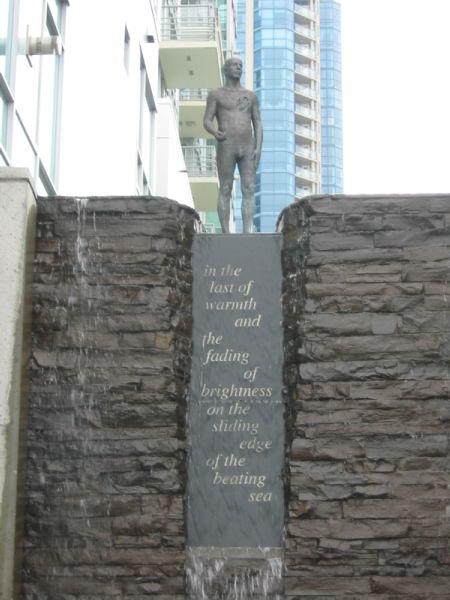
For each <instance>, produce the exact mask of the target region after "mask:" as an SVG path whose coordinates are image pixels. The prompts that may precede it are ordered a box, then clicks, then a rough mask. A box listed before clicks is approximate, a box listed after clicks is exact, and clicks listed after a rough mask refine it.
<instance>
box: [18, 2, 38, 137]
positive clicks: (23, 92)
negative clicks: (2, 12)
mask: <svg viewBox="0 0 450 600" xmlns="http://www.w3.org/2000/svg"><path fill="white" fill-rule="evenodd" d="M42 6H43V3H42V2H41V1H39V2H38V1H37V0H22V2H21V5H20V14H19V28H18V33H19V36H18V37H19V48H18V56H17V65H16V86H15V93H16V101H17V105H18V106H19V110H20V116H21V118H22V120H23V122H24V124H25V126H26V127H27V129H28V131H29V133H30V135H32V136H33V138H34V136H35V129H36V114H37V95H38V84H39V57H38V56H26V41H27V36H31V37H37V36H40V35H41V31H42V17H43V15H42Z"/></svg>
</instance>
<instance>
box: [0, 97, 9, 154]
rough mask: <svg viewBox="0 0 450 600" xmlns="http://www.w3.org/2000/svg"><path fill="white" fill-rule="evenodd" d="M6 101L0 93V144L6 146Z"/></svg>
mask: <svg viewBox="0 0 450 600" xmlns="http://www.w3.org/2000/svg"><path fill="white" fill-rule="evenodd" d="M6 112H7V106H6V100H5V98H4V97H3V95H2V93H1V92H0V143H1V144H2V145H3V146H6Z"/></svg>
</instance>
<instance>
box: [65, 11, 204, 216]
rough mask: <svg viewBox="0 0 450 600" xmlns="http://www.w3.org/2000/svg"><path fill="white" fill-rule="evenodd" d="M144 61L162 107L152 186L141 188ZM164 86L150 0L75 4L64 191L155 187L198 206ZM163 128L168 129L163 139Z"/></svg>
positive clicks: (70, 25)
mask: <svg viewBox="0 0 450 600" xmlns="http://www.w3.org/2000/svg"><path fill="white" fill-rule="evenodd" d="M125 28H126V29H127V31H128V34H129V61H128V68H126V66H125V62H124V47H125ZM149 36H151V37H152V39H153V41H150V39H149ZM143 63H144V64H145V71H146V74H147V76H148V83H149V87H150V90H151V96H152V100H154V108H155V109H156V113H155V117H154V126H153V129H152V131H151V137H152V138H153V139H152V140H151V148H152V165H151V166H148V165H146V166H147V169H146V178H147V181H148V190H146V189H143V188H142V187H141V188H140V187H139V184H138V167H137V163H138V147H139V130H140V102H141V94H142V86H141V75H142V71H141V67H142V64H143ZM159 88H160V85H159V59H158V30H157V23H156V16H155V14H154V12H153V7H152V5H151V4H150V3H149V2H148V0H133V2H128V1H127V0H115V2H113V3H112V2H110V0H96V1H95V2H88V1H87V0H84V1H83V0H78V1H77V2H74V3H72V4H71V6H70V12H69V14H68V19H67V31H66V56H65V73H64V91H63V104H62V105H63V113H62V123H61V135H62V138H61V154H60V177H59V182H58V192H59V193H60V194H63V195H81V196H84V195H122V194H124V195H127V194H137V193H148V192H150V193H152V194H157V195H167V196H169V197H171V198H173V199H176V200H177V201H179V202H182V203H183V204H187V205H189V206H192V205H193V203H192V194H191V191H190V187H189V182H188V179H187V175H185V174H183V171H185V166H184V160H183V157H182V153H181V148H180V141H179V136H178V129H177V126H176V122H175V112H174V107H173V105H172V102H171V100H170V99H169V98H164V99H159V98H158V97H159V96H160V93H161V91H160V89H159ZM160 107H161V109H160ZM174 124H175V125H174ZM159 132H164V134H163V135H162V139H161V140H160V139H159V138H160V133H159ZM160 141H161V142H162V143H160ZM165 146H168V149H166V148H165ZM168 182H170V185H169V183H168ZM162 190H167V193H164V194H163V193H162V192H161V191H162Z"/></svg>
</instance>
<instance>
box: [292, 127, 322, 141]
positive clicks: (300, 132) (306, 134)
mask: <svg viewBox="0 0 450 600" xmlns="http://www.w3.org/2000/svg"><path fill="white" fill-rule="evenodd" d="M295 135H297V136H299V137H302V138H304V139H306V140H312V141H316V140H317V135H316V132H315V131H314V129H312V128H311V127H307V126H306V125H296V126H295Z"/></svg>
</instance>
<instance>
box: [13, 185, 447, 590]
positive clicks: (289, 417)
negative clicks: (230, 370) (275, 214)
mask: <svg viewBox="0 0 450 600" xmlns="http://www.w3.org/2000/svg"><path fill="white" fill-rule="evenodd" d="M197 227H198V221H197V219H196V216H195V213H193V211H191V210H189V209H187V208H183V207H181V206H179V205H177V204H175V203H172V202H170V201H167V200H165V199H157V198H151V199H149V198H122V199H120V198H115V199H108V198H91V199H88V200H86V199H84V200H77V199H73V198H54V199H40V200H39V202H38V240H37V256H36V261H35V283H34V325H33V357H32V363H31V398H30V427H29V434H28V477H27V485H28V505H27V519H26V539H25V562H24V569H23V593H22V597H23V598H24V599H26V600H35V599H39V600H41V599H42V600H44V599H47V598H48V599H52V600H53V599H56V598H57V599H58V600H59V599H61V600H74V599H75V598H81V599H83V600H88V599H89V600H106V599H107V598H111V599H113V598H116V599H118V598H128V597H130V598H132V597H136V598H139V599H140V598H144V597H146V598H147V597H148V598H153V599H155V600H182V599H183V600H185V599H186V598H187V595H188V588H187V583H188V581H187V579H188V578H187V577H186V568H188V569H189V568H190V567H189V564H187V563H186V527H187V524H186V521H187V518H186V515H187V507H186V488H187V486H186V476H187V472H188V460H187V456H188V452H189V448H188V447H187V446H186V439H185V438H186V431H185V419H186V408H187V407H186V399H187V389H188V383H189V376H190V372H191V371H190V369H191V358H190V356H191V354H190V353H191V343H192V337H191V334H192V329H191V328H192V322H191V316H192V305H191V303H192V285H191V284H192V265H191V249H192V242H193V238H194V231H195V229H196V228H197ZM280 234H281V238H282V253H281V266H282V274H283V279H282V294H281V295H282V311H283V332H284V333H283V335H284V339H283V346H284V364H283V379H284V381H283V385H284V389H283V401H284V407H283V409H284V417H285V423H284V426H285V430H284V439H285V440H286V441H285V462H284V468H283V470H282V476H283V486H284V494H285V497H284V504H285V506H284V515H285V523H284V525H285V527H284V539H282V543H283V544H284V559H283V560H284V562H283V572H282V581H281V587H284V591H283V593H284V597H285V598H286V599H288V598H291V599H295V600H299V599H301V600H403V599H405V600H419V598H420V600H424V599H426V600H448V598H449V589H450V559H449V556H450V548H449V539H450V522H449V516H450V508H449V507H450V487H449V486H450V475H449V467H450V456H449V434H450V425H449V424H450V410H449V406H450V404H449V401H450V383H449V382H450V378H449V363H450V361H449V359H450V316H449V315H450V311H449V302H450V300H449V298H450V284H449V282H448V275H449V269H450V196H407V197H400V196H399V197H386V196H380V197H369V196H367V197H348V196H337V197H333V198H329V197H316V198H314V197H313V198H309V199H304V200H303V201H302V202H301V203H296V204H294V205H291V206H290V207H288V208H287V209H286V210H285V211H284V212H283V215H282V219H281V224H280ZM268 270H269V271H270V269H268ZM267 277H268V278H270V272H268V273H267ZM248 280H250V277H249V278H248ZM246 281H247V274H246ZM271 341H272V340H267V343H268V344H270V343H271ZM234 509H235V510H236V511H237V513H239V512H240V508H239V506H235V508H234ZM242 512H244V511H242ZM239 516H241V515H239ZM254 558H255V557H254V556H253V557H252V556H249V555H245V554H241V555H239V554H235V556H234V557H233V560H234V564H233V568H232V569H231V570H226V569H225V570H224V571H223V572H222V573H221V578H222V580H223V576H224V575H225V577H226V576H227V573H228V575H229V582H228V583H230V585H229V586H228V587H227V586H225V587H224V588H223V589H225V591H224V593H223V594H221V592H220V590H219V589H218V588H217V587H212V588H211V589H212V592H208V593H210V595H211V598H209V597H208V600H224V598H227V599H228V600H237V599H238V598H239V596H238V595H237V592H233V586H232V584H233V581H234V580H233V579H232V578H233V576H234V573H236V572H237V571H239V568H240V567H241V566H242V564H243V563H245V561H248V560H249V559H250V562H249V563H248V564H249V565H250V567H252V565H253V563H252V560H253V559H254ZM225 559H227V560H228V559H229V556H226V555H225V554H224V561H225ZM200 562H201V561H200ZM205 564H206V563H205V562H203V563H202V565H203V567H204V568H205V571H204V576H205V577H206V578H208V577H209V578H210V579H211V578H212V579H214V577H215V575H216V574H217V573H215V572H214V573H213V572H212V571H211V569H210V566H211V565H207V564H206V566H205ZM220 564H221V563H220V560H218V562H217V563H216V566H219V567H220ZM269 564H273V565H275V567H274V569H273V575H274V576H275V578H276V579H279V578H280V565H281V564H282V563H281V562H280V560H276V561H274V562H273V563H270V561H269ZM202 565H200V571H201V568H203V567H202ZM213 567H214V565H213ZM251 571H252V569H251V568H250V569H249V571H248V574H249V583H251V578H252V572H251ZM200 587H201V586H200ZM206 588H207V586H206ZM206 588H205V589H206ZM233 593H234V596H235V597H233ZM268 593H271V592H268ZM277 593H278V592H277ZM258 594H259V592H257V593H256V596H255V597H256V598H258V600H263V598H264V597H270V596H264V594H265V592H264V594H263V595H262V596H261V595H258ZM196 600H198V599H196ZM246 600H247V599H246Z"/></svg>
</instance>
